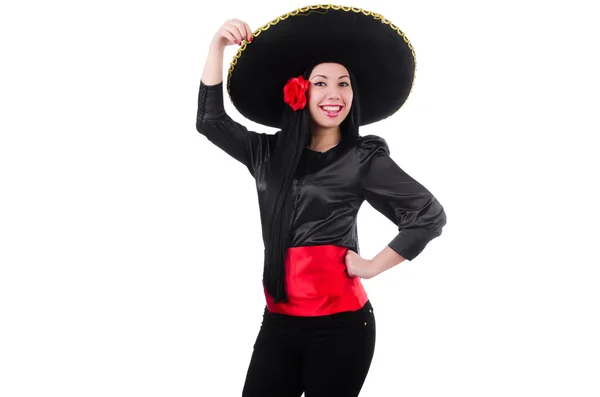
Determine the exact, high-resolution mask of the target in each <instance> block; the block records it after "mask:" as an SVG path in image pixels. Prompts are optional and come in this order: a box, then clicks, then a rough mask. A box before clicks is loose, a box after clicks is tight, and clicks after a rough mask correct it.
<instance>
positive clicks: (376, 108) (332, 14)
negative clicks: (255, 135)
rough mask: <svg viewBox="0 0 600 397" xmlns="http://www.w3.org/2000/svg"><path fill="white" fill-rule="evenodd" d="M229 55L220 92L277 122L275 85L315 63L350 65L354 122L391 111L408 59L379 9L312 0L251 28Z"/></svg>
mask: <svg viewBox="0 0 600 397" xmlns="http://www.w3.org/2000/svg"><path fill="white" fill-rule="evenodd" d="M253 37H254V39H253V41H252V42H251V43H248V42H244V44H243V45H242V46H241V47H240V49H239V50H238V52H237V54H236V55H235V57H234V59H233V61H232V62H231V65H230V67H229V72H228V75H227V91H228V93H229V97H230V99H231V102H232V103H233V105H234V106H235V107H236V109H237V110H238V111H239V112H240V114H241V115H243V116H244V117H246V118H248V119H249V120H252V121H254V122H256V123H259V124H263V125H267V126H271V127H275V128H279V127H280V125H281V117H282V114H283V111H284V109H285V108H284V106H287V105H286V104H285V103H284V102H283V87H284V85H285V84H286V83H287V81H288V80H289V79H290V78H291V77H297V76H299V75H301V74H302V73H303V72H304V71H305V70H306V69H308V68H310V67H313V66H314V65H316V64H318V63H321V62H337V63H341V64H344V65H346V66H347V67H348V68H349V69H351V70H352V71H353V72H354V74H355V76H356V80H357V85H358V88H359V90H360V102H361V103H360V105H361V110H362V114H361V119H362V122H361V125H366V124H370V123H374V122H376V121H379V120H382V119H384V118H387V117H389V116H391V115H392V114H394V113H395V112H396V111H397V110H398V109H400V107H401V106H402V105H403V104H404V102H405V101H406V99H407V98H408V96H409V94H410V92H411V90H412V86H413V81H414V77H415V69H416V60H415V52H414V50H413V47H412V45H411V44H410V42H409V41H408V39H407V38H406V35H405V34H404V33H403V32H402V31H401V30H400V29H399V28H398V27H397V26H395V25H394V24H392V23H391V22H390V21H389V20H387V19H385V18H384V17H383V16H381V15H380V14H376V13H373V12H370V11H365V10H363V9H360V8H356V7H344V6H334V5H314V6H308V7H304V8H300V9H297V10H295V11H292V12H289V13H287V14H285V15H282V16H280V17H278V18H276V19H274V20H272V21H271V22H269V23H267V24H266V25H265V26H263V27H261V28H259V29H258V30H256V32H254V34H253Z"/></svg>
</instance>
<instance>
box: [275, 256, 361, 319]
mask: <svg viewBox="0 0 600 397" xmlns="http://www.w3.org/2000/svg"><path fill="white" fill-rule="evenodd" d="M347 251H348V248H343V247H338V246H335V245H318V246H310V247H292V248H289V249H288V251H287V255H286V260H285V270H286V284H287V292H288V302H281V303H274V300H273V298H272V297H271V295H269V293H268V292H267V291H266V289H265V290H264V293H265V297H266V300H267V308H268V309H269V311H270V312H273V313H280V314H287V315H292V316H323V315H327V314H334V313H339V312H343V311H354V310H358V309H360V308H361V307H363V306H364V304H365V303H366V302H367V300H368V298H367V293H366V292H365V289H364V288H363V285H362V283H361V282H360V278H359V277H350V276H348V273H346V264H345V261H344V257H345V255H346V252H347Z"/></svg>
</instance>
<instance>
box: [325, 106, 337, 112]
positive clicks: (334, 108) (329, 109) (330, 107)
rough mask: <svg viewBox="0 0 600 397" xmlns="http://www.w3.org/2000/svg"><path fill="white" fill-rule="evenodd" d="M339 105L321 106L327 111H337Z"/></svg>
mask: <svg viewBox="0 0 600 397" xmlns="http://www.w3.org/2000/svg"><path fill="white" fill-rule="evenodd" d="M340 108H341V107H340V106H323V109H324V110H327V111H328V112H337V111H339V110H340Z"/></svg>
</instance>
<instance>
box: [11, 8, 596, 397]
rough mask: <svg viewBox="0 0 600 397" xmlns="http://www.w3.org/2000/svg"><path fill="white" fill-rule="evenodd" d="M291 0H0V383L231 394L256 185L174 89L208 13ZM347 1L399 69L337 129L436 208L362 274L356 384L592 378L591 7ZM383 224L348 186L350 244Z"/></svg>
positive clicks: (506, 383)
mask: <svg viewBox="0 0 600 397" xmlns="http://www.w3.org/2000/svg"><path fill="white" fill-rule="evenodd" d="M385 1H387V0H385ZM587 3H588V4H592V2H587ZM309 4H311V3H304V2H297V1H293V2H292V1H286V2H281V3H280V2H278V1H246V2H241V1H235V2H232V1H218V2H209V3H207V4H206V5H203V4H201V2H200V1H195V2H192V1H170V2H166V1H164V2H157V1H133V0H120V1H103V2H100V1H98V2H87V1H85V2H84V1H70V2H67V1H54V2H42V1H37V2H34V1H29V2H25V1H23V2H11V3H8V2H7V4H3V6H2V9H1V12H0V40H1V48H0V50H1V54H2V55H1V56H2V62H1V63H0V65H1V66H0V67H1V69H2V72H1V73H0V79H1V80H0V82H1V85H0V96H1V97H0V99H1V107H0V112H1V118H0V122H1V125H0V132H1V140H0V189H1V190H0V193H1V194H0V200H1V206H0V264H1V268H0V322H1V324H0V325H1V326H0V333H1V336H0V395H1V396H3V397H17V396H32V397H33V396H35V397H42V396H61V397H67V396H77V397H81V396H85V397H92V396H111V397H117V396H127V397H131V396H144V397H150V396H178V397H184V396H240V395H241V389H242V386H243V382H244V379H245V374H246V370H247V366H248V362H249V359H250V355H251V353H252V345H253V343H254V339H255V338H256V334H257V332H258V329H259V326H260V321H261V319H262V311H263V307H264V296H263V292H262V288H261V285H260V279H261V275H262V253H263V246H262V239H261V234H260V220H259V213H258V204H257V201H256V193H255V190H254V189H255V188H254V181H253V180H252V178H251V176H250V175H249V174H248V172H247V170H246V169H245V168H244V167H243V166H242V165H241V164H239V163H237V162H236V161H235V160H233V159H231V158H229V157H227V155H226V154H224V153H223V152H221V151H220V150H219V149H217V148H216V147H214V146H212V145H211V144H210V142H209V141H208V140H206V139H205V138H204V137H203V136H201V135H200V134H199V133H198V132H197V131H196V129H195V117H196V110H197V109H196V106H197V94H198V84H199V81H200V77H201V74H202V69H203V66H204V61H205V57H206V54H207V50H208V44H209V41H210V40H211V38H212V36H213V34H214V33H215V32H216V30H217V29H218V28H219V26H220V25H221V24H222V23H223V22H224V21H225V20H227V19H229V18H240V19H242V20H245V21H246V22H248V23H249V24H250V26H251V27H252V28H253V29H257V28H258V27H260V26H262V25H263V24H265V23H267V22H268V21H269V20H271V19H273V18H275V17H276V16H279V15H281V14H283V13H285V12H288V11H291V10H294V9H295V8H298V7H302V6H305V5H309ZM342 4H346V3H342ZM349 5H353V6H357V7H362V8H364V9H367V10H370V11H375V12H379V13H381V14H383V15H384V16H385V17H387V18H388V19H390V20H391V21H392V22H393V23H395V24H396V25H398V26H399V27H400V28H401V29H402V30H403V31H404V32H405V33H406V34H407V36H408V38H409V39H410V41H411V42H412V44H413V45H414V46H415V50H416V54H417V63H418V67H417V77H416V81H415V86H414V89H413V92H412V94H411V96H410V97H409V99H408V102H407V103H406V105H405V106H404V107H403V108H402V109H401V111H400V112H398V113H397V114H396V115H394V116H393V117H392V118H389V119H387V120H385V121H382V122H381V123H378V124H376V125H373V126H369V127H366V128H364V129H363V130H361V133H362V134H363V135H365V134H377V135H380V136H382V137H384V138H385V139H386V140H387V142H388V144H389V146H390V148H391V151H392V157H393V158H394V159H395V160H396V161H397V162H398V164H400V165H401V166H402V167H403V168H404V169H405V170H406V171H407V172H409V173H410V174H411V175H412V176H413V177H415V178H416V179H417V180H419V181H420V182H421V183H423V184H424V185H425V186H426V187H428V188H429V189H430V190H431V191H432V192H433V193H434V194H435V195H436V197H437V198H438V199H439V200H440V202H441V203H442V204H443V205H444V208H445V209H446V212H447V215H448V225H447V226H446V228H445V229H444V233H443V235H442V236H441V237H440V238H438V239H436V240H434V241H433V242H431V244H430V245H429V246H428V247H427V248H426V250H425V251H424V252H423V253H422V254H421V255H420V256H419V257H418V258H417V259H415V260H414V261H413V262H405V263H402V264H401V265H399V266H397V267H395V268H393V269H391V270H389V271H387V272H385V273H383V274H381V275H380V276H378V277H376V278H374V279H371V280H365V281H364V285H365V287H366V289H367V292H368V294H369V296H370V298H371V301H372V302H373V305H374V307H375V310H376V321H377V347H376V352H375V357H374V361H373V364H372V367H371V371H370V373H369V376H368V378H367V381H366V383H365V385H364V388H363V391H362V393H361V396H365V397H369V396H371V397H375V396H377V397H379V396H403V397H425V396H427V397H429V396H432V397H433V396H435V397H443V396H463V397H467V396H473V397H481V396H486V397H492V396H502V397H505V396H515V397H516V396H527V397H530V396H577V397H587V396H599V395H600V377H599V374H600V342H599V338H598V335H600V321H599V320H600V318H599V317H600V310H599V302H600V291H599V288H598V285H599V281H600V280H599V278H600V277H599V276H600V270H599V265H600V260H599V259H598V254H597V248H596V247H597V244H598V243H597V241H596V240H597V239H598V237H599V236H598V228H597V225H598V220H599V219H598V218H599V216H598V215H599V211H598V205H599V199H600V197H599V195H598V177H597V170H598V169H599V168H600V167H598V160H597V158H595V157H596V156H597V152H598V144H597V143H593V142H594V140H593V139H595V138H596V135H598V133H599V132H600V127H599V123H598V105H599V101H598V92H599V89H600V84H599V78H598V72H597V71H598V70H600V64H599V62H598V60H597V59H598V45H597V39H598V38H599V36H600V35H599V32H598V30H597V28H596V27H595V26H594V25H596V26H597V18H596V16H595V15H596V14H593V13H592V12H591V9H590V8H589V7H586V6H585V5H584V4H583V2H575V1H572V2H569V4H568V5H567V3H566V2H560V3H559V2H549V1H545V2H542V1H538V2H532V1H528V2H527V1H521V0H519V1H515V0H513V1H509V2H506V1H505V2H495V3H492V2H482V1H475V0H472V1H464V0H459V1H452V2H450V1H410V2H409V1H400V2H389V3H388V4H386V3H384V1H381V0H379V1H375V0H370V1H360V0H356V1H355V2H354V3H351V4H349ZM209 7H210V8H211V9H210V10H209ZM323 39H324V40H326V39H327V38H326V37H324V38H323ZM235 51H237V47H229V48H228V49H227V51H226V54H225V57H226V59H225V65H224V71H225V70H226V69H227V68H228V66H229V62H230V61H231V59H232V56H233V55H234V54H235ZM224 75H225V73H224ZM226 107H227V110H228V112H229V113H230V115H231V116H232V117H234V118H235V119H236V120H237V121H240V122H242V123H244V124H245V125H246V126H247V127H248V128H251V129H254V130H257V131H263V132H274V131H273V130H270V129H267V128H264V127H261V126H258V125H254V124H253V123H251V122H249V121H247V120H245V119H243V118H241V117H240V116H239V114H238V113H236V111H235V109H234V108H233V107H232V106H231V104H230V102H228V101H227V102H226ZM594 171H595V172H594ZM395 235H396V228H395V226H394V225H393V224H391V223H390V222H389V221H388V220H387V219H386V218H384V217H383V216H382V215H381V214H379V213H377V212H376V211H374V210H373V209H372V208H371V207H370V206H369V205H368V204H366V203H365V204H364V206H363V207H362V209H361V211H360V213H359V237H360V243H361V249H362V252H361V253H362V255H363V256H364V257H367V258H370V257H372V256H374V255H376V254H377V253H378V252H379V251H380V250H381V249H383V248H384V247H385V245H386V244H387V243H388V242H389V241H390V240H391V239H392V238H393V237H394V236H395ZM222 288H225V289H230V290H234V291H235V293H234V294H220V291H221V290H222ZM349 348H352V346H349Z"/></svg>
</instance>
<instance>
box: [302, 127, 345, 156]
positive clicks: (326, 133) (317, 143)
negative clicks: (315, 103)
mask: <svg viewBox="0 0 600 397" xmlns="http://www.w3.org/2000/svg"><path fill="white" fill-rule="evenodd" d="M341 138H342V134H341V131H340V127H333V128H322V127H319V128H314V129H313V131H312V134H311V138H310V144H309V146H308V148H309V149H310V150H314V151H317V152H324V151H326V150H329V149H331V148H332V147H334V146H337V144H338V143H340V140H341Z"/></svg>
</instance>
